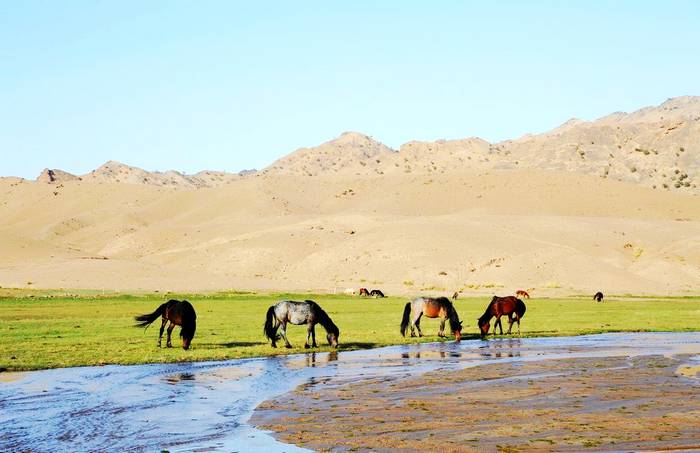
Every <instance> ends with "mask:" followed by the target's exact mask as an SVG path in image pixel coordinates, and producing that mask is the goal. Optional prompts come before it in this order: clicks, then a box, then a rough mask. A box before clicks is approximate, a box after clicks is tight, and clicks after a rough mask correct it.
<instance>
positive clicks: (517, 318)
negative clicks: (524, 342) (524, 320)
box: [515, 315, 522, 337]
mask: <svg viewBox="0 0 700 453" xmlns="http://www.w3.org/2000/svg"><path fill="white" fill-rule="evenodd" d="M515 319H516V320H517V321H518V336H519V337H521V336H522V335H520V316H519V315H515Z"/></svg>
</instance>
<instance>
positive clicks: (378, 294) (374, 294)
mask: <svg viewBox="0 0 700 453" xmlns="http://www.w3.org/2000/svg"><path fill="white" fill-rule="evenodd" d="M369 295H370V296H372V297H374V298H375V299H376V298H377V297H385V296H384V293H383V292H381V291H380V290H378V289H373V290H372V291H370V292H369Z"/></svg>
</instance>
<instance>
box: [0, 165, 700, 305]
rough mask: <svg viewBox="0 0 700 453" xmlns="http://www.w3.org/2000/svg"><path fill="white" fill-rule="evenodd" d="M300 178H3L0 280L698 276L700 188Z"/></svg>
mask: <svg viewBox="0 0 700 453" xmlns="http://www.w3.org/2000/svg"><path fill="white" fill-rule="evenodd" d="M296 181H298V176H291V175H290V176H270V175H264V176H259V177H252V178H243V179H240V180H238V181H235V182H232V183H231V184H228V185H225V186H220V187H215V188H204V189H200V190H180V189H175V188H166V187H159V186H152V185H144V184H138V185H137V184H116V183H96V182H93V181H85V180H82V181H79V180H78V181H67V182H64V183H62V184H61V186H62V187H58V186H55V185H48V184H38V183H33V182H27V181H23V182H22V181H21V182H9V181H3V182H0V216H2V218H3V223H2V225H1V226H0V248H2V250H3V254H2V255H0V286H3V287H49V288H96V289H100V288H104V289H121V290H126V291H133V290H160V291H166V290H189V291H195V290H214V289H223V288H238V289H241V288H245V289H286V290H312V289H315V290H323V291H333V290H341V289H343V288H347V287H353V288H357V287H358V286H373V287H380V288H382V289H384V290H386V291H387V292H389V293H392V294H417V293H421V292H423V293H431V294H451V292H453V291H455V290H457V289H461V290H463V291H464V292H466V293H491V292H496V293H499V294H500V293H509V292H512V291H513V290H515V289H518V288H525V289H533V288H534V291H533V292H534V293H535V294H540V295H544V294H551V293H562V292H563V293H566V294H571V293H580V292H591V291H593V290H594V289H596V290H598V289H604V290H605V292H606V293H614V292H617V293H655V294H665V293H674V294H683V293H686V292H688V291H691V292H692V291H698V289H700V271H699V265H698V263H700V203H698V202H697V197H696V196H693V195H686V194H680V193H673V192H667V191H655V190H652V189H649V188H644V187H640V186H637V185H632V184H628V183H621V182H615V181H610V180H604V179H601V178H598V177H594V176H585V175H575V174H570V173H565V172H553V171H528V170H521V171H518V172H513V171H502V170H495V171H488V172H483V173H481V172H473V171H468V172H462V173H452V174H450V176H448V177H442V178H439V179H437V178H435V179H434V178H432V177H431V176H429V175H421V176H418V175H407V174H396V175H375V176H373V177H366V178H362V179H361V180H356V179H354V178H326V177H317V178H314V179H313V181H314V183H313V184H305V185H302V186H301V187H299V186H298V185H296V186H295V184H294V183H295V182H296ZM292 186H293V187H297V188H296V189H295V190H293V191H290V190H289V187H292Z"/></svg>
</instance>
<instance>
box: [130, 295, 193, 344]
mask: <svg viewBox="0 0 700 453" xmlns="http://www.w3.org/2000/svg"><path fill="white" fill-rule="evenodd" d="M161 316H162V317H163V323H162V324H161V325H160V334H159V335H158V347H159V348H160V346H161V343H162V341H163V330H164V329H165V325H166V324H167V323H168V321H170V326H168V341H167V342H166V343H165V345H166V346H167V347H168V348H171V347H172V346H173V345H172V344H171V342H170V334H171V333H172V331H173V329H174V328H175V326H181V329H180V338H182V348H183V349H189V348H190V343H191V342H192V338H194V332H195V330H197V314H196V313H195V312H194V307H192V304H190V303H189V302H187V301H186V300H182V301H180V300H175V299H170V300H169V301H167V302H166V303H164V304H162V305H161V306H160V307H158V308H157V309H156V311H154V312H153V313H150V314H147V315H141V316H137V317H136V318H135V319H136V321H138V322H139V323H138V324H136V325H135V326H134V327H146V328H147V327H148V326H149V325H150V324H151V323H152V322H153V321H155V320H156V319H158V317H161Z"/></svg>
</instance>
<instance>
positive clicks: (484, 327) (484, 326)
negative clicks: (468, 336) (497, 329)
mask: <svg viewBox="0 0 700 453" xmlns="http://www.w3.org/2000/svg"><path fill="white" fill-rule="evenodd" d="M477 325H478V326H479V332H480V333H481V339H482V340H483V339H484V337H485V336H486V334H488V333H489V329H490V328H491V323H490V322H488V321H482V320H481V318H479V319H477Z"/></svg>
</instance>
